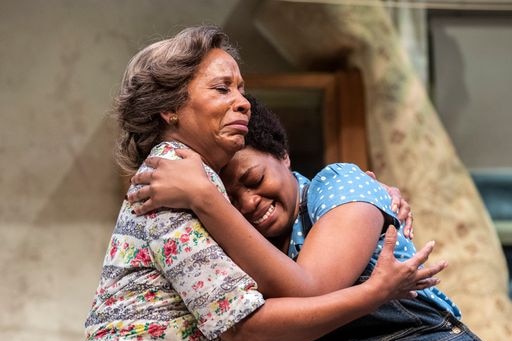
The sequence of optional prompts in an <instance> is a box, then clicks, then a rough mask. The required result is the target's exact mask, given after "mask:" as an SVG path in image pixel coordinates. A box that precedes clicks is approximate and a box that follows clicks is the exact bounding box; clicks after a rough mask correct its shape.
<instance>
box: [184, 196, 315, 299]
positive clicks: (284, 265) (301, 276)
mask: <svg viewBox="0 0 512 341" xmlns="http://www.w3.org/2000/svg"><path fill="white" fill-rule="evenodd" d="M203 193H206V194H205V195H201V196H198V197H197V198H196V199H195V200H194V203H193V206H192V207H191V208H192V210H193V211H194V212H195V213H196V215H197V216H198V218H199V220H200V221H201V222H202V223H203V225H204V226H205V227H206V229H207V230H208V232H210V233H211V235H212V236H213V237H214V238H215V240H216V241H217V243H219V245H220V246H221V247H222V248H223V249H224V250H225V251H226V253H227V254H228V255H229V256H230V257H231V258H232V259H233V260H234V261H235V263H237V264H238V265H239V266H240V267H241V268H242V269H244V270H245V271H246V272H247V273H248V274H249V275H251V276H252V277H253V278H254V279H255V280H256V282H257V283H258V289H259V290H260V291H261V292H262V293H263V294H264V295H265V296H266V297H283V296H284V297H289V296H314V295H317V294H318V291H317V290H316V287H315V284H316V281H315V280H314V279H313V278H312V276H310V275H309V274H308V273H307V272H306V271H304V269H303V268H302V267H300V266H299V265H298V264H297V263H295V262H294V261H293V260H292V259H290V258H289V257H288V256H287V255H285V254H284V253H282V252H281V251H280V250H278V249H277V248H276V247H275V246H273V245H272V244H271V243H270V242H269V241H268V240H266V239H265V237H263V236H262V235H261V234H260V233H259V232H258V231H257V230H256V229H255V228H254V227H253V226H252V225H251V224H250V223H249V222H248V221H247V220H246V219H245V218H244V217H243V216H242V215H241V214H240V213H239V212H238V211H237V210H236V209H235V208H234V207H233V206H232V205H231V204H230V203H229V202H228V201H227V200H225V198H224V197H223V196H222V194H221V193H220V192H219V191H218V190H214V191H211V190H208V191H205V192H203Z"/></svg>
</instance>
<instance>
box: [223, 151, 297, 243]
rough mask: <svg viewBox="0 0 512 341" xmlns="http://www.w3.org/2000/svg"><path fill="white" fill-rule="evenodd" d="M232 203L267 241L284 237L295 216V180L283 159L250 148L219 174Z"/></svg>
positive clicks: (288, 164) (238, 155) (288, 162)
mask: <svg viewBox="0 0 512 341" xmlns="http://www.w3.org/2000/svg"><path fill="white" fill-rule="evenodd" d="M221 177H222V181H223V182H224V184H225V186H226V190H227V192H228V194H229V196H230V198H231V201H232V204H233V205H234V206H235V207H236V208H237V209H238V210H239V211H240V212H241V213H242V214H243V215H244V217H245V218H246V219H247V220H248V221H249V222H250V223H251V224H252V225H254V227H255V228H256V229H257V230H258V231H259V232H260V233H261V234H262V235H264V236H265V237H266V238H277V237H286V235H287V234H289V233H290V231H291V228H292V224H293V221H294V219H295V217H296V216H297V213H298V195H297V181H296V179H295V177H294V176H293V174H292V172H291V171H290V161H289V158H288V156H287V157H286V159H284V160H280V159H276V158H275V157H274V156H272V155H270V154H267V153H262V152H260V151H257V150H255V149H253V148H251V147H246V148H244V149H242V150H240V151H238V152H237V153H236V154H235V156H234V157H233V158H232V159H231V161H230V162H229V163H228V164H227V165H226V167H225V168H224V169H223V170H222V173H221Z"/></svg>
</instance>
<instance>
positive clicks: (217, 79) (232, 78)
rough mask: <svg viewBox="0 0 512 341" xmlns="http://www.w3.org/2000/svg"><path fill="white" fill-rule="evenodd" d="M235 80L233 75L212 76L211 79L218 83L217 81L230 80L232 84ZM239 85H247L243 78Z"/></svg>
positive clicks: (212, 81)
mask: <svg viewBox="0 0 512 341" xmlns="http://www.w3.org/2000/svg"><path fill="white" fill-rule="evenodd" d="M233 80H234V77H232V76H219V77H214V78H212V79H211V80H210V82H211V83H216V82H219V81H222V82H229V83H230V84H231V83H233ZM237 86H239V87H240V86H241V87H245V81H244V80H243V79H242V81H241V82H240V83H239V84H237Z"/></svg>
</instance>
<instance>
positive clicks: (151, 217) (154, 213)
mask: <svg viewBox="0 0 512 341" xmlns="http://www.w3.org/2000/svg"><path fill="white" fill-rule="evenodd" d="M146 217H148V218H149V219H155V218H156V211H154V210H153V211H151V212H148V213H147V214H146Z"/></svg>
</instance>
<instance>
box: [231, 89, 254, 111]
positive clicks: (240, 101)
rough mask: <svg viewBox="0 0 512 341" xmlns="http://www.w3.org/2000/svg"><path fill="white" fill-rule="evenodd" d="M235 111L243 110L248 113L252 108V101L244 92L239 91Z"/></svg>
mask: <svg viewBox="0 0 512 341" xmlns="http://www.w3.org/2000/svg"><path fill="white" fill-rule="evenodd" d="M233 105H234V108H233V111H236V112H241V113H242V114H245V115H248V114H249V112H250V110H251V103H249V101H248V100H247V98H245V97H244V95H243V94H242V93H238V96H237V98H236V100H235V102H234V103H233Z"/></svg>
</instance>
